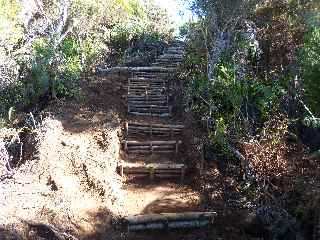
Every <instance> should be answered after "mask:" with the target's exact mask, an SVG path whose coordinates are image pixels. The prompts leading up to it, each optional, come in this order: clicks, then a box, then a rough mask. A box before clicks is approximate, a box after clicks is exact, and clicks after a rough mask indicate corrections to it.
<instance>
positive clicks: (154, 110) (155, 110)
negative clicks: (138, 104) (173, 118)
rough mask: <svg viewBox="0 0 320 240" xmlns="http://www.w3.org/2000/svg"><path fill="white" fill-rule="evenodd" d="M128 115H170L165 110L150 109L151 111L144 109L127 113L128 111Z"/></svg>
mask: <svg viewBox="0 0 320 240" xmlns="http://www.w3.org/2000/svg"><path fill="white" fill-rule="evenodd" d="M128 113H129V114H130V113H137V114H149V115H150V114H152V115H154V114H160V115H162V114H169V115H170V112H169V111H167V110H162V109H160V110H159V109H152V110H150V109H145V108H132V109H130V110H129V111H128Z"/></svg>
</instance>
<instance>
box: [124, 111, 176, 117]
mask: <svg viewBox="0 0 320 240" xmlns="http://www.w3.org/2000/svg"><path fill="white" fill-rule="evenodd" d="M129 114H132V115H135V116H149V117H156V116H157V117H170V116H171V114H170V113H140V112H132V111H130V112H129Z"/></svg>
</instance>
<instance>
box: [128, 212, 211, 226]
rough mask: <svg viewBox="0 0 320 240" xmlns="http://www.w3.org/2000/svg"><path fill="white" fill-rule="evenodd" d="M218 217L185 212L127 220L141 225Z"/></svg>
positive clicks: (205, 213)
mask: <svg viewBox="0 0 320 240" xmlns="http://www.w3.org/2000/svg"><path fill="white" fill-rule="evenodd" d="M216 216H217V213H216V212H184V213H159V214H146V215H135V216H129V217H126V218H125V220H126V221H127V223H129V224H140V223H150V222H164V221H166V222H171V221H179V220H181V221H188V220H199V219H210V220H212V219H213V218H214V217H216Z"/></svg>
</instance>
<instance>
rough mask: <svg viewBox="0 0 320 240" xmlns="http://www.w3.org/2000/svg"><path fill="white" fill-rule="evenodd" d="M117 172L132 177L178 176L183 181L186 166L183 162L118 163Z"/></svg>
mask: <svg viewBox="0 0 320 240" xmlns="http://www.w3.org/2000/svg"><path fill="white" fill-rule="evenodd" d="M117 170H118V173H119V174H120V175H121V176H124V175H130V176H132V177H143V178H145V177H149V178H150V179H155V178H161V179H163V178H167V179H168V178H180V180H181V182H183V181H184V177H185V172H186V166H185V165H184V164H160V163H153V164H147V165H143V166H130V165H119V166H118V169H117Z"/></svg>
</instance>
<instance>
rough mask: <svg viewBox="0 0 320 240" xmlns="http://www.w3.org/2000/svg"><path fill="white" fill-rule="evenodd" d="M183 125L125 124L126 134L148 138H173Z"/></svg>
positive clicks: (180, 131)
mask: <svg viewBox="0 0 320 240" xmlns="http://www.w3.org/2000/svg"><path fill="white" fill-rule="evenodd" d="M183 129H184V126H183V125H165V124H141V123H127V124H126V134H127V136H129V135H148V136H151V137H152V136H171V137H173V136H175V135H178V134H181V133H182V131H183Z"/></svg>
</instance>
